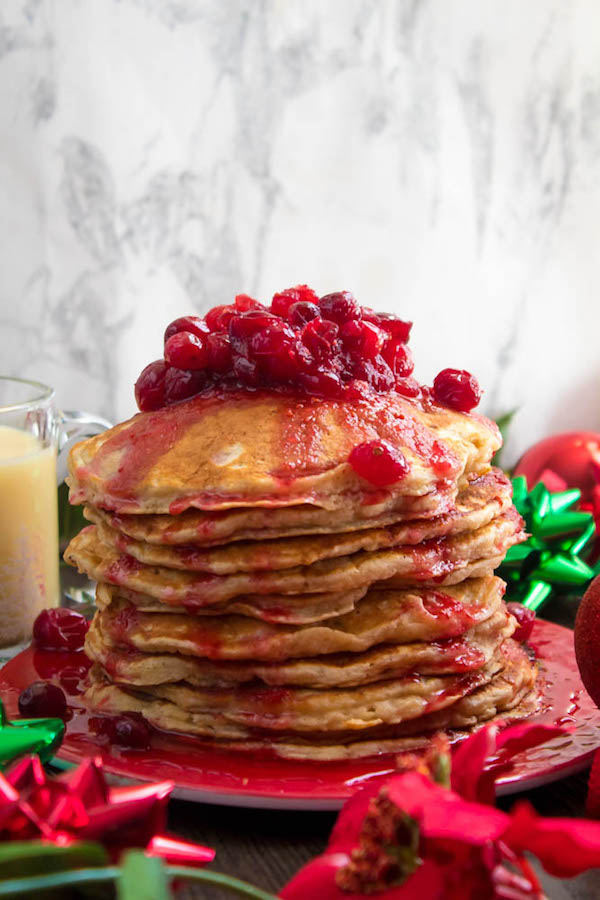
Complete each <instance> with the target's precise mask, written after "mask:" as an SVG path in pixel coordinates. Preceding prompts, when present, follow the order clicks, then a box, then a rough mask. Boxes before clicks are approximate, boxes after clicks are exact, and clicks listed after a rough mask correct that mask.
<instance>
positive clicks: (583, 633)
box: [574, 576, 600, 707]
mask: <svg viewBox="0 0 600 900" xmlns="http://www.w3.org/2000/svg"><path fill="white" fill-rule="evenodd" d="M574 641H575V656H576V658H577V665H578V667H579V674H580V675H581V680H582V681H583V683H584V685H585V688H586V690H587V692H588V694H589V695H590V697H591V698H592V700H593V701H594V703H595V704H596V706H598V707H600V665H599V664H598V660H599V658H600V576H599V577H598V578H595V579H594V581H592V583H591V585H590V586H589V588H588V589H587V591H586V592H585V594H584V595H583V598H582V600H581V603H580V604H579V609H578V610H577V617H576V619H575V635H574Z"/></svg>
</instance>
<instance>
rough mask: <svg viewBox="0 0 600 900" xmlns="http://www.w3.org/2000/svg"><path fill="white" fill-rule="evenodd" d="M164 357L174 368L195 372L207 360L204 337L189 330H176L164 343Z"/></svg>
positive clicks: (201, 367) (202, 367) (203, 365)
mask: <svg viewBox="0 0 600 900" xmlns="http://www.w3.org/2000/svg"><path fill="white" fill-rule="evenodd" d="M165 359H166V361H167V362H168V363H169V365H171V366H174V367H175V368H176V369H189V370H191V371H193V372H197V371H199V370H200V369H205V368H206V364H207V362H208V351H207V348H206V338H205V337H198V335H197V334H191V333H190V332H189V331H178V332H177V334H174V335H173V336H172V337H170V338H169V340H168V341H167V343H166V344H165Z"/></svg>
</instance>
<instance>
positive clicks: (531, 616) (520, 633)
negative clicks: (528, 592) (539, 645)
mask: <svg viewBox="0 0 600 900" xmlns="http://www.w3.org/2000/svg"><path fill="white" fill-rule="evenodd" d="M506 608H507V609H508V611H509V613H511V614H512V615H513V616H514V617H515V619H516V620H517V623H518V626H517V629H516V631H515V633H514V634H513V639H514V640H515V641H528V640H529V638H530V637H531V632H532V631H533V626H534V624H535V612H534V610H533V609H529V607H527V606H523V604H522V603H507V604H506Z"/></svg>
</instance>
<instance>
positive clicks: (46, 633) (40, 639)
mask: <svg viewBox="0 0 600 900" xmlns="http://www.w3.org/2000/svg"><path fill="white" fill-rule="evenodd" d="M88 628H89V624H88V621H87V619H86V618H85V616H82V615H81V613H78V612H76V611H75V610H74V609H62V608H58V609H43V610H42V611H41V613H40V614H39V616H38V617H37V618H36V620H35V622H34V623H33V640H34V643H35V644H36V645H37V646H38V647H40V649H42V650H81V648H82V647H83V643H84V641H85V636H86V634H87V630H88Z"/></svg>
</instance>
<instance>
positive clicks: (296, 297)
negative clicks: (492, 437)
mask: <svg viewBox="0 0 600 900" xmlns="http://www.w3.org/2000/svg"><path fill="white" fill-rule="evenodd" d="M411 326H412V323H410V322H405V321H403V320H402V319H398V318H396V317H395V316H392V315H390V314H389V313H376V312H374V311H373V310H371V309H369V308H367V307H361V306H360V305H359V303H358V302H357V300H356V299H355V298H354V297H353V295H352V294H351V293H350V292H349V291H336V292H334V293H331V294H326V295H325V296H324V297H321V298H319V297H318V296H317V295H316V294H315V292H314V291H313V290H311V289H310V288H309V287H307V286H306V285H298V286H297V287H294V288H288V289H286V290H284V291H280V292H279V293H277V294H275V295H274V297H273V299H272V301H271V304H270V306H265V305H263V304H262V303H259V302H258V301H257V300H254V299H253V298H252V297H249V296H248V295H247V294H238V296H237V297H236V298H235V300H234V301H233V303H230V304H226V305H223V306H216V307H214V308H213V309H211V310H209V312H208V313H207V314H206V316H205V317H204V319H200V318H198V317H197V316H183V317H180V318H178V319H175V321H174V322H171V324H170V325H169V326H168V327H167V329H166V331H165V336H164V358H163V359H161V360H156V361H155V362H152V363H150V364H149V365H148V366H146V368H145V369H144V371H143V372H142V373H141V375H140V377H139V378H138V380H137V382H136V386H135V396H136V400H137V403H138V407H139V408H140V410H142V411H144V412H151V411H154V410H157V409H161V408H162V407H164V406H171V405H172V404H174V403H178V402H179V401H180V400H186V399H188V398H189V397H193V396H195V395H196V394H200V393H205V392H207V391H210V390H211V389H213V388H214V387H215V385H221V386H226V385H230V386H234V387H237V388H242V389H245V390H254V389H256V388H267V389H269V390H282V389H283V390H288V391H289V390H292V391H293V392H294V393H295V394H297V395H300V396H306V395H308V396H315V397H329V398H336V399H351V398H356V397H365V396H368V395H371V394H372V393H373V392H375V393H386V392H389V391H397V392H398V393H399V394H401V395H402V396H405V397H409V398H411V399H418V398H419V397H423V398H426V399H427V400H428V401H430V402H431V401H434V402H437V403H441V404H443V405H446V406H450V407H452V408H454V409H457V410H460V411H461V412H468V411H470V410H471V409H473V408H474V407H475V406H476V405H477V403H478V402H479V397H480V390H479V386H478V384H477V382H476V380H475V378H473V376H472V375H469V373H468V372H464V371H462V370H455V369H445V370H444V371H443V372H441V373H440V375H438V377H437V378H436V382H435V385H434V388H433V390H430V389H428V388H424V389H422V388H421V387H420V385H419V384H418V382H417V381H415V379H414V378H413V377H412V372H413V368H414V362H413V358H412V353H411V351H410V349H409V348H408V346H407V342H408V339H409V335H410V330H411Z"/></svg>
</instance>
